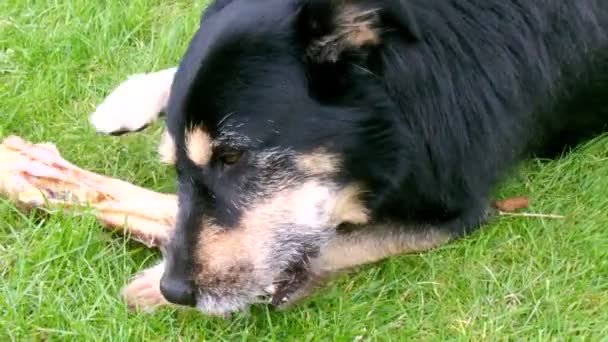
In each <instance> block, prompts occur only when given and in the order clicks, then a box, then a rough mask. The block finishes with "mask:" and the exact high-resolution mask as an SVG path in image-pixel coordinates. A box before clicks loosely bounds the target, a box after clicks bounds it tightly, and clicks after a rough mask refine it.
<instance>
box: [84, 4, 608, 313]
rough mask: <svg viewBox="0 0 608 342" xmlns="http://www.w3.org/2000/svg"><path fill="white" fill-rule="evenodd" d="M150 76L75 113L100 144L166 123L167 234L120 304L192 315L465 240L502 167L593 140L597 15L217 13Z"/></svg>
mask: <svg viewBox="0 0 608 342" xmlns="http://www.w3.org/2000/svg"><path fill="white" fill-rule="evenodd" d="M168 75H169V76H168ZM144 80H145V81H144ZM155 80H156V81H158V82H157V83H156V84H157V85H158V86H157V87H155V88H154V90H153V91H150V90H149V89H148V90H146V91H140V90H139V89H140V88H138V87H134V85H135V83H133V82H137V80H135V81H131V83H127V84H126V85H123V87H122V88H121V89H120V92H124V93H123V95H120V92H119V93H117V94H118V95H114V98H112V99H109V101H108V102H107V103H106V104H105V107H100V108H99V109H98V112H96V113H95V114H94V115H93V123H94V125H95V126H96V127H97V128H98V130H100V131H102V132H105V133H114V132H119V131H125V130H126V131H134V130H137V129H139V128H141V127H144V126H145V125H146V124H147V123H149V122H150V121H152V120H154V119H155V118H156V117H157V116H158V114H159V113H160V111H161V110H165V109H166V112H167V127H168V133H167V135H166V137H165V140H164V143H163V144H162V150H163V155H164V159H165V160H167V161H170V162H171V163H175V164H176V166H177V170H178V178H179V195H180V213H179V219H178V223H177V227H176V230H175V233H174V239H173V243H172V245H171V247H170V248H169V250H168V252H167V255H166V259H165V263H164V266H163V267H157V268H155V269H153V270H152V271H150V272H148V273H145V274H144V276H142V277H141V278H139V279H136V280H135V282H134V283H133V284H132V285H131V286H130V287H128V288H127V291H128V294H129V296H130V297H131V298H132V299H133V298H137V296H138V294H141V292H142V290H141V289H142V286H141V285H142V283H146V284H151V286H152V287H153V288H157V287H158V285H159V283H160V282H161V280H160V279H161V277H160V274H161V273H163V272H164V275H163V277H162V286H161V288H162V293H163V294H164V297H165V298H167V299H168V300H169V301H171V302H173V303H177V304H184V305H196V306H197V307H198V308H199V309H201V310H202V311H204V312H207V313H211V314H225V313H227V312H231V311H235V310H239V309H242V308H244V307H245V306H246V305H248V304H250V303H253V302H255V301H256V300H257V298H258V297H259V296H262V295H264V294H265V293H270V294H271V295H273V303H275V304H277V305H282V304H283V302H284V301H286V302H291V301H292V300H295V299H296V298H298V297H301V296H303V295H305V294H306V293H307V290H308V289H309V288H310V285H312V284H314V283H315V281H316V280H317V279H319V278H322V277H323V276H324V275H326V274H328V273H331V272H334V271H337V270H341V269H347V268H350V267H352V266H356V265H360V264H364V263H368V262H372V261H377V260H380V259H382V258H384V257H387V256H389V255H395V254H401V253H405V252H412V251H423V250H427V249H429V248H432V247H434V246H437V245H439V244H442V243H445V242H446V241H448V240H449V239H452V238H457V237H460V236H462V235H463V234H465V233H467V232H470V231H472V230H474V229H475V228H477V227H479V226H480V225H481V224H482V223H483V222H485V220H486V219H487V215H488V203H489V196H490V193H491V191H492V189H493V187H494V186H496V185H497V183H498V182H499V181H501V180H502V178H503V177H504V176H505V174H506V173H507V172H508V171H509V170H510V169H512V167H513V166H514V165H516V163H517V162H518V161H520V160H521V159H523V158H525V157H528V156H531V155H551V156H553V155H556V154H559V153H560V152H562V151H563V150H564V148H565V147H567V146H573V145H575V144H576V143H578V142H580V141H581V140H583V139H586V138H589V137H592V136H595V135H597V134H599V133H601V132H603V131H604V130H605V129H606V128H607V127H608V126H607V125H608V111H606V110H604V111H602V109H603V108H604V107H605V105H607V104H608V97H607V95H608V83H607V82H606V81H608V2H606V1H605V0H578V1H569V0H545V1H540V0H539V1H524V0H446V1H428V0H403V1H399V0H386V1H380V0H377V1H363V0H359V1H358V0H348V1H337V0H336V1H331V0H324V1H322V0H260V1H253V0H217V1H215V2H214V3H213V4H212V5H210V7H209V8H208V9H207V11H206V12H205V14H204V16H203V18H202V21H201V28H200V30H199V31H198V32H197V33H196V35H195V36H194V38H193V40H192V42H191V45H190V47H189V49H188V51H187V53H186V55H185V57H184V58H183V60H182V62H181V64H180V67H179V68H178V69H168V70H165V71H162V72H160V73H156V74H149V75H147V76H144V77H143V78H142V81H140V82H144V83H145V82H148V84H153V83H150V82H152V81H155ZM171 80H173V81H172V82H171ZM169 93H170V96H169ZM150 96H152V98H153V99H155V100H157V99H163V100H162V101H160V102H158V104H157V105H155V106H150V105H149V102H150ZM164 99H167V100H166V101H165V100H164ZM125 101H127V102H129V103H130V106H131V107H133V105H134V104H137V103H138V101H141V102H142V103H144V102H145V103H148V105H147V107H145V108H144V107H143V106H142V107H141V108H144V109H142V111H141V112H140V114H139V115H134V116H131V117H130V118H131V119H129V117H125V116H123V115H122V114H128V113H122V112H120V111H119V110H120V109H121V107H123V104H122V103H123V102H125ZM151 107H154V108H153V109H151ZM119 115H120V116H119ZM135 117H136V118H137V119H133V118H135ZM151 273H152V274H153V275H150V274H151ZM146 274H147V275H146ZM144 287H145V288H149V287H146V286H144ZM146 291H149V290H146ZM146 293H147V296H148V297H154V296H156V297H154V298H155V300H151V301H148V302H147V303H151V302H154V303H160V302H164V301H159V300H158V299H159V298H162V296H161V293H160V290H156V291H152V292H146ZM150 293H153V295H152V294H150ZM284 298H286V300H284ZM142 302H146V300H142Z"/></svg>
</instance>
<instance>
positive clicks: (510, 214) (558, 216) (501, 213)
mask: <svg viewBox="0 0 608 342" xmlns="http://www.w3.org/2000/svg"><path fill="white" fill-rule="evenodd" d="M498 214H499V215H500V216H512V217H537V218H547V219H556V220H563V219H565V218H566V217H565V216H562V215H554V214H536V213H508V212H504V211H498Z"/></svg>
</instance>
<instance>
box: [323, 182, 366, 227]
mask: <svg viewBox="0 0 608 342" xmlns="http://www.w3.org/2000/svg"><path fill="white" fill-rule="evenodd" d="M361 192H362V191H361V189H360V187H358V186H356V185H351V186H348V187H346V188H345V189H344V190H342V191H340V192H339V193H338V196H337V198H336V204H335V207H334V210H333V212H332V222H333V223H335V224H336V225H339V224H341V223H352V224H365V223H367V222H368V221H369V210H368V209H367V208H366V207H365V206H364V205H363V202H362V201H361V199H360V196H361Z"/></svg>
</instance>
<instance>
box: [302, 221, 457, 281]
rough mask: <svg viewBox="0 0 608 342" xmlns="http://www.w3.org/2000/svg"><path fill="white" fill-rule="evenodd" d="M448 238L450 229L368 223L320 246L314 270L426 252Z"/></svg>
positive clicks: (330, 270)
mask: <svg viewBox="0 0 608 342" xmlns="http://www.w3.org/2000/svg"><path fill="white" fill-rule="evenodd" d="M402 229H403V230H402ZM448 241H449V235H448V234H447V233H445V232H443V231H440V230H437V229H432V228H431V229H426V230H420V231H418V230H407V229H406V228H399V227H366V228H365V230H362V231H355V232H352V233H348V234H344V235H339V236H338V237H336V238H335V240H334V241H332V242H331V243H329V244H328V245H327V246H325V247H323V248H322V249H321V253H320V255H319V257H318V258H317V259H314V260H312V263H311V266H312V269H313V271H314V272H315V273H325V272H335V271H339V270H344V269H348V268H351V267H355V266H358V265H363V264H369V263H373V262H377V261H380V260H382V259H385V258H387V257H389V256H394V255H400V254H406V253H416V252H423V251H426V250H429V249H432V248H435V247H437V246H440V245H443V244H445V243H446V242H448Z"/></svg>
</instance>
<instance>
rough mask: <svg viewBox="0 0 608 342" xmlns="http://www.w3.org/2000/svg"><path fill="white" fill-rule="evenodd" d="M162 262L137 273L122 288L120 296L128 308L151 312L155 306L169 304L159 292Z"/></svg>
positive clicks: (162, 268)
mask: <svg viewBox="0 0 608 342" xmlns="http://www.w3.org/2000/svg"><path fill="white" fill-rule="evenodd" d="M163 270H164V264H162V263H161V264H159V265H157V266H154V267H152V268H149V269H147V270H145V271H143V272H142V273H140V274H139V275H137V276H136V277H135V278H134V279H133V280H132V281H131V282H130V283H129V284H128V285H127V286H126V287H125V288H123V290H122V296H123V298H124V299H125V301H126V302H127V305H128V307H129V309H130V310H134V311H136V310H137V311H143V312H148V313H150V312H153V311H154V310H156V309H157V308H159V307H161V306H164V305H169V302H168V301H167V300H166V299H165V298H164V297H163V295H162V293H161V292H160V278H161V277H162V275H163Z"/></svg>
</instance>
